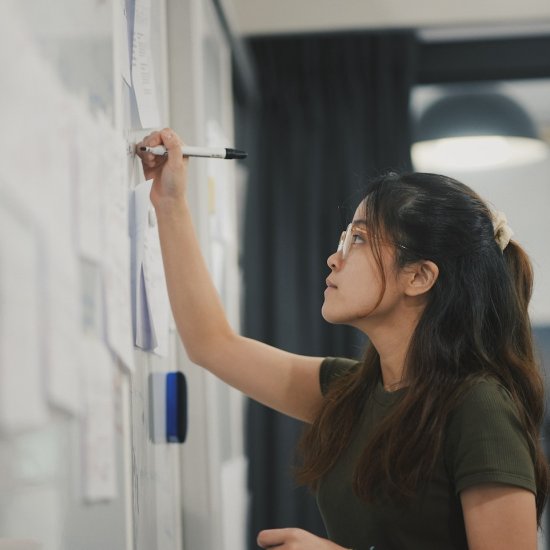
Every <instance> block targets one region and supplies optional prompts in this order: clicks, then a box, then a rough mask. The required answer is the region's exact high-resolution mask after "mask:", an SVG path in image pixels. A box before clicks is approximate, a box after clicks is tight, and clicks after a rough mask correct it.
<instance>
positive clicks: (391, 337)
mask: <svg viewBox="0 0 550 550" xmlns="http://www.w3.org/2000/svg"><path fill="white" fill-rule="evenodd" d="M417 323H418V317H416V316H414V317H409V318H401V320H400V322H399V323H392V324H391V328H389V326H388V325H385V326H377V327H374V328H372V329H371V330H369V331H368V332H367V335H368V337H369V339H370V341H371V343H372V345H373V346H374V347H375V348H376V351H377V352H378V355H379V357H380V368H381V372H382V383H383V385H384V389H385V390H386V391H395V390H398V389H400V388H402V387H404V386H406V385H407V384H408V381H407V375H406V372H405V361H406V357H407V352H408V349H409V343H410V341H411V338H412V335H413V332H414V330H415V328H416V325H417Z"/></svg>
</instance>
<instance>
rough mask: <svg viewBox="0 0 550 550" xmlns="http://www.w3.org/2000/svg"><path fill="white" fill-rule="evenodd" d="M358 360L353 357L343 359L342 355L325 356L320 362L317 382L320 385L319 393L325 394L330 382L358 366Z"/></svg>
mask: <svg viewBox="0 0 550 550" xmlns="http://www.w3.org/2000/svg"><path fill="white" fill-rule="evenodd" d="M359 364H360V363H359V361H354V360H353V359H344V358H343V357H327V358H326V359H325V360H324V361H323V362H322V363H321V369H320V370H319V383H320V385H321V393H322V394H323V395H326V393H327V392H328V389H329V387H330V384H331V383H332V381H333V380H335V379H336V378H339V377H340V376H343V375H345V374H346V373H348V372H351V371H352V370H355V369H356V368H358V366H359Z"/></svg>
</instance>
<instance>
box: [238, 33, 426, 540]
mask: <svg viewBox="0 0 550 550" xmlns="http://www.w3.org/2000/svg"><path fill="white" fill-rule="evenodd" d="M248 46H249V48H250V51H251V54H252V57H253V60H254V63H255V70H256V73H257V78H258V84H259V92H260V98H261V99H260V104H259V105H257V106H256V107H255V109H254V124H253V126H252V127H251V126H250V125H246V128H247V130H246V135H245V136H243V139H245V141H246V143H245V144H244V145H245V146H246V147H247V149H248V151H249V158H250V164H249V165H248V166H249V178H248V180H249V183H248V192H247V199H246V210H245V224H244V227H245V231H244V246H243V254H242V258H241V261H242V267H243V273H244V300H245V303H244V332H245V334H246V335H247V336H249V337H251V338H255V339H258V340H261V341H263V342H266V343H268V344H271V345H274V346H277V347H280V348H283V349H286V350H288V351H291V352H294V353H300V354H306V355H320V356H326V355H338V356H347V357H359V356H360V355H361V352H362V348H363V346H364V340H363V338H362V336H361V335H360V334H359V333H357V332H356V331H354V330H352V329H350V328H349V327H343V326H331V325H329V324H328V323H326V322H325V321H324V320H323V319H322V317H321V313H320V310H321V305H322V301H323V291H324V288H325V282H324V281H325V278H326V277H327V275H328V274H329V271H330V270H329V268H328V267H327V265H326V258H327V257H328V256H329V255H330V254H331V253H332V252H333V251H334V250H335V248H336V245H337V241H338V238H339V236H340V233H341V231H342V229H343V228H344V227H345V224H346V223H347V222H348V221H349V220H351V217H352V215H353V212H354V209H355V207H356V206H357V203H358V202H359V200H360V199H361V191H362V189H363V184H364V183H365V181H366V180H367V178H369V177H371V176H374V175H376V174H379V173H380V172H385V171H388V170H400V171H407V170H410V169H411V161H410V133H411V132H410V123H409V93H410V90H411V87H412V85H413V82H414V77H415V50H416V48H415V39H414V36H413V34H412V33H410V32H391V33H370V34H364V33H354V34H345V35H339V34H336V35H327V36H301V37H297V36H294V37H276V38H259V39H254V40H251V41H250V42H249V44H248ZM237 113H238V116H243V117H245V113H244V112H243V110H242V109H241V110H238V111H237ZM248 114H250V113H248ZM238 123H240V124H243V121H238ZM243 127H244V126H243ZM250 128H253V130H251V129H250ZM240 143H242V141H241V142H240ZM301 431H302V425H301V424H300V423H299V422H297V421H294V420H292V419H289V418H287V417H284V416H283V415H280V414H278V413H276V412H274V411H271V410H269V409H267V408H265V407H263V406H261V405H259V404H258V403H256V402H253V401H250V402H249V404H248V411H247V433H246V437H247V452H248V456H249V461H250V462H249V464H250V467H249V488H250V491H251V496H252V503H251V514H250V526H249V533H250V536H249V543H250V544H249V546H250V548H257V545H256V543H255V540H256V535H257V532H258V531H260V530H261V529H268V528H278V527H300V528H303V529H307V530H309V531H311V532H314V533H316V534H319V535H321V536H324V528H323V525H322V521H321V518H320V516H319V514H318V512H317V509H316V505H315V501H314V498H313V497H312V496H311V495H310V494H308V492H307V490H305V489H303V488H298V487H296V485H295V483H294V481H293V478H292V464H295V456H294V447H295V444H296V441H297V439H298V437H299V434H300V433H301Z"/></svg>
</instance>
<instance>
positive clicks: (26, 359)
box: [0, 193, 48, 433]
mask: <svg viewBox="0 0 550 550" xmlns="http://www.w3.org/2000/svg"><path fill="white" fill-rule="evenodd" d="M15 210H16V209H15V205H14V202H13V201H9V200H8V198H7V196H6V195H2V193H0V304H1V307H0V431H1V432H7V433H9V432H18V431H21V430H24V429H28V428H34V427H37V426H40V425H41V424H43V423H44V422H45V421H46V420H47V418H48V413H47V407H46V403H45V392H44V381H43V379H42V368H41V367H42V358H41V356H42V352H43V345H42V344H43V341H42V338H41V332H40V322H39V316H40V311H41V308H40V303H39V269H38V243H37V235H36V232H35V228H34V227H33V225H32V223H29V222H30V221H31V220H30V219H29V218H28V217H27V218H25V217H23V216H17V215H16V214H17V213H16V211H15Z"/></svg>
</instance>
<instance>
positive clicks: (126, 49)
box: [118, 0, 133, 86]
mask: <svg viewBox="0 0 550 550" xmlns="http://www.w3.org/2000/svg"><path fill="white" fill-rule="evenodd" d="M118 10H119V14H118V17H119V21H118V24H119V28H120V35H119V38H120V40H121V42H122V43H121V44H120V50H119V51H120V71H121V74H122V78H124V80H125V81H126V83H127V84H128V86H131V85H132V69H131V66H130V63H131V60H130V46H129V43H128V38H129V37H128V33H129V29H128V13H126V1H125V0H118ZM130 39H131V40H130V43H132V42H133V39H132V37H130Z"/></svg>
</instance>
